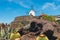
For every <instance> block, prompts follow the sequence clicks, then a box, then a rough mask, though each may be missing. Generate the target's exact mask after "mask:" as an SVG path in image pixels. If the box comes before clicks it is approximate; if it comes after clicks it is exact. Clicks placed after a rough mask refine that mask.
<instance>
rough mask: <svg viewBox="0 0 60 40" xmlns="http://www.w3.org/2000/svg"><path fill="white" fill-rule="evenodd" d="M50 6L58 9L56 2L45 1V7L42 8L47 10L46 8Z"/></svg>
mask: <svg viewBox="0 0 60 40" xmlns="http://www.w3.org/2000/svg"><path fill="white" fill-rule="evenodd" d="M48 7H51V8H53V9H54V10H56V9H57V7H56V5H55V4H54V3H45V4H44V5H43V7H42V10H45V9H47V8H48Z"/></svg>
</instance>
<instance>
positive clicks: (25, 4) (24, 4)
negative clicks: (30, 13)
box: [19, 2, 29, 8]
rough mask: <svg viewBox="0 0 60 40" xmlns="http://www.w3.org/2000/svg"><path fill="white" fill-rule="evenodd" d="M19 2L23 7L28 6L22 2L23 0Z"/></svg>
mask: <svg viewBox="0 0 60 40" xmlns="http://www.w3.org/2000/svg"><path fill="white" fill-rule="evenodd" d="M19 4H20V5H21V6H23V7H25V8H29V6H28V5H26V4H24V2H20V3H19Z"/></svg>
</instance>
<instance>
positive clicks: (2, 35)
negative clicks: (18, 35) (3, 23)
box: [0, 27, 5, 39]
mask: <svg viewBox="0 0 60 40" xmlns="http://www.w3.org/2000/svg"><path fill="white" fill-rule="evenodd" d="M0 34H1V39H2V38H4V37H5V31H4V29H3V28H2V27H1V33H0Z"/></svg>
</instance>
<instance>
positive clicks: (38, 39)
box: [36, 34, 49, 40]
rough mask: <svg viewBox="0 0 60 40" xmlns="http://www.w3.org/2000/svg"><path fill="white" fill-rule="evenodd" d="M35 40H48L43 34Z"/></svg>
mask: <svg viewBox="0 0 60 40" xmlns="http://www.w3.org/2000/svg"><path fill="white" fill-rule="evenodd" d="M36 40H49V39H48V37H47V36H45V35H44V34H41V35H40V36H38V37H37V38H36Z"/></svg>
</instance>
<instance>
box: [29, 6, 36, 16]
mask: <svg viewBox="0 0 60 40" xmlns="http://www.w3.org/2000/svg"><path fill="white" fill-rule="evenodd" d="M29 15H32V16H35V11H34V8H33V6H31V10H30V11H29Z"/></svg>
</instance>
